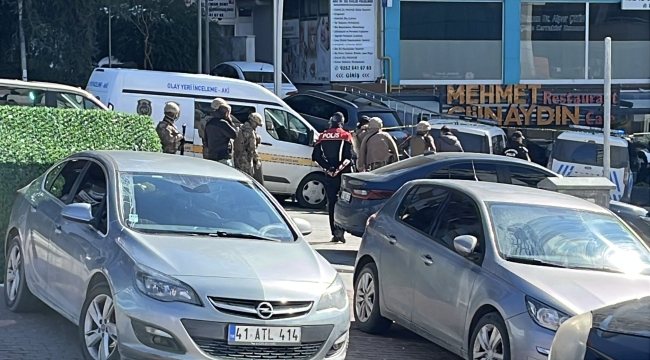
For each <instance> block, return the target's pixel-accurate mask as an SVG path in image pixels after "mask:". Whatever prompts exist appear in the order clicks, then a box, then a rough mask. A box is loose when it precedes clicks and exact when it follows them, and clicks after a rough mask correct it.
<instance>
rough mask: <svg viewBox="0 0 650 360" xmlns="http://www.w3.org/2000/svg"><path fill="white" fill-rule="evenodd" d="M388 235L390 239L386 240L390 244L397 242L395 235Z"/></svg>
mask: <svg viewBox="0 0 650 360" xmlns="http://www.w3.org/2000/svg"><path fill="white" fill-rule="evenodd" d="M388 237H389V238H390V239H389V240H388V242H389V243H390V244H391V245H395V244H396V243H397V238H396V237H395V235H393V234H390V235H388Z"/></svg>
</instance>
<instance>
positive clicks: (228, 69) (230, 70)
mask: <svg viewBox="0 0 650 360" xmlns="http://www.w3.org/2000/svg"><path fill="white" fill-rule="evenodd" d="M223 76H225V77H228V78H232V79H239V73H238V72H237V70H236V69H235V68H234V67H232V66H230V65H226V66H225V68H224V70H223Z"/></svg>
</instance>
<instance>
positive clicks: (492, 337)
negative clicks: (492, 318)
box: [472, 324, 504, 360]
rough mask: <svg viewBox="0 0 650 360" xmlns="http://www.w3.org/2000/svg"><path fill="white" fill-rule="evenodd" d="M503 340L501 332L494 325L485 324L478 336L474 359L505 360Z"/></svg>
mask: <svg viewBox="0 0 650 360" xmlns="http://www.w3.org/2000/svg"><path fill="white" fill-rule="evenodd" d="M503 358H504V350H503V339H502V338H501V332H499V329H497V328H496V326H494V325H492V324H485V325H483V327H482V328H481V330H479V332H478V334H476V339H475V340H474V350H473V352H472V359H475V360H478V359H480V360H503Z"/></svg>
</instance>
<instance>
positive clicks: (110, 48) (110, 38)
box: [108, 3, 113, 68]
mask: <svg viewBox="0 0 650 360" xmlns="http://www.w3.org/2000/svg"><path fill="white" fill-rule="evenodd" d="M112 22H113V19H112V17H111V3H109V4H108V67H109V68H112V67H113V31H112V30H113V29H112V28H111V23H112Z"/></svg>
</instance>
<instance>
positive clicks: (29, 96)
mask: <svg viewBox="0 0 650 360" xmlns="http://www.w3.org/2000/svg"><path fill="white" fill-rule="evenodd" d="M0 105H8V106H45V90H38V89H25V88H17V87H13V86H0Z"/></svg>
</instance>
